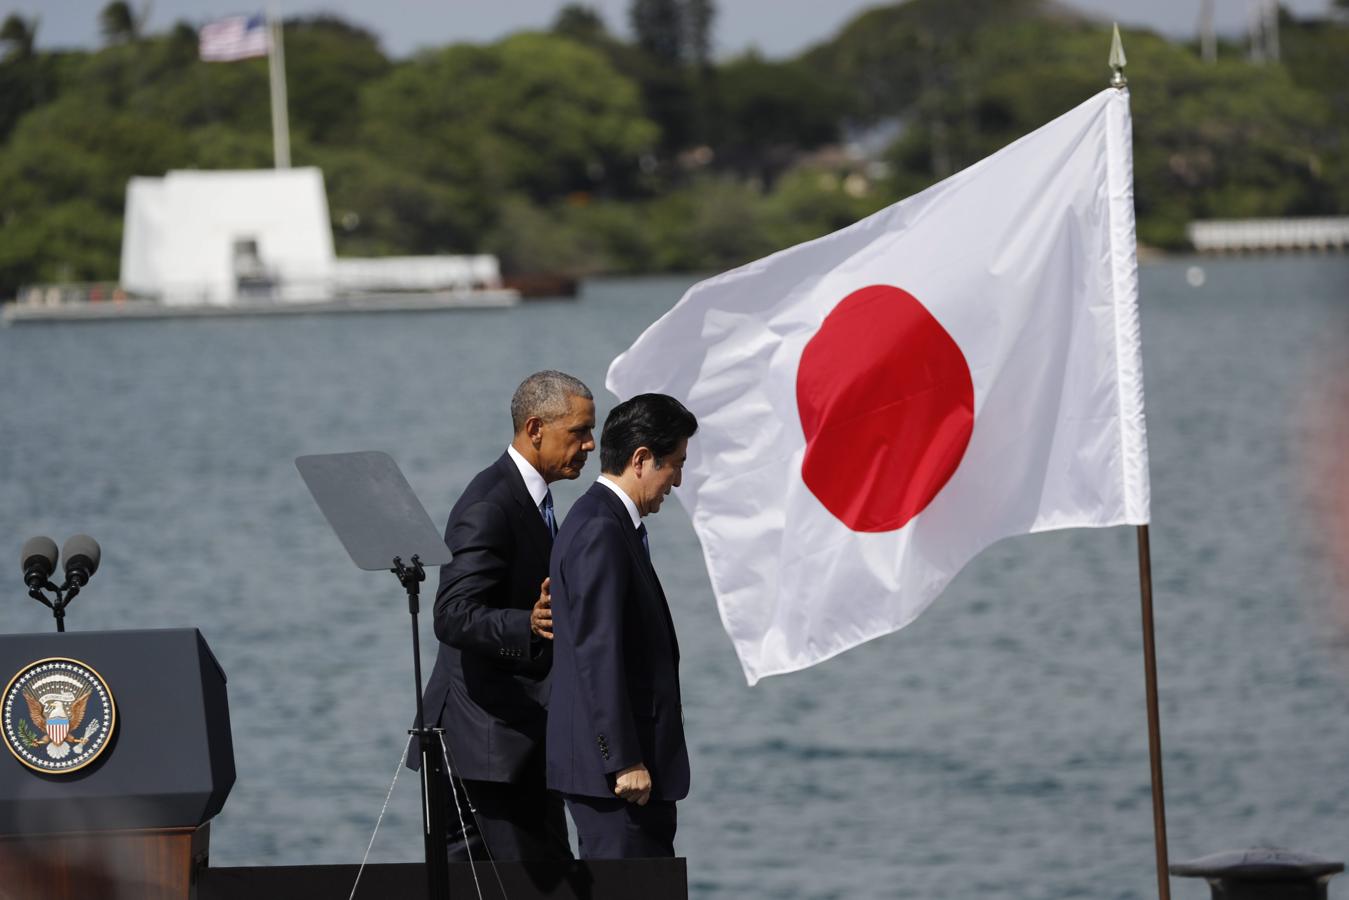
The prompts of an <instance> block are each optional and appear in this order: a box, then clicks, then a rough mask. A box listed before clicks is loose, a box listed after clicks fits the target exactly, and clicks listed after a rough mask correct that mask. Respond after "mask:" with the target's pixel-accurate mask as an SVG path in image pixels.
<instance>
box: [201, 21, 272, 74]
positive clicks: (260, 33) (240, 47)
mask: <svg viewBox="0 0 1349 900" xmlns="http://www.w3.org/2000/svg"><path fill="white" fill-rule="evenodd" d="M197 46H198V49H199V51H200V53H201V58H202V61H204V62H234V61H235V60H238V59H248V58H250V57H254V56H266V55H267V54H268V52H269V51H270V50H271V46H272V44H271V37H270V35H269V33H268V30H267V19H266V17H264V16H262V15H261V14H259V15H256V16H230V17H229V18H225V19H218V20H216V21H214V22H208V23H207V24H205V25H203V26H201V31H200V32H199V33H198V42H197Z"/></svg>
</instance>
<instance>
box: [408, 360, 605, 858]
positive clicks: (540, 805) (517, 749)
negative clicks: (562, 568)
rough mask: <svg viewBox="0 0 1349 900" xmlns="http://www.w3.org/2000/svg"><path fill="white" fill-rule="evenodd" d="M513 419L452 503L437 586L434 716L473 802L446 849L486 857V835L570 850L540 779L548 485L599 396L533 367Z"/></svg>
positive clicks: (580, 442) (548, 656)
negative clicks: (503, 441)
mask: <svg viewBox="0 0 1349 900" xmlns="http://www.w3.org/2000/svg"><path fill="white" fill-rule="evenodd" d="M511 424H512V426H513V427H514V429H515V435H514V437H513V438H512V439H511V443H510V446H509V447H507V448H506V452H505V453H503V454H502V455H501V457H500V458H499V459H497V461H496V462H494V463H493V464H492V465H490V466H488V467H487V468H486V469H484V470H483V471H481V472H479V473H478V474H477V476H475V477H474V479H473V480H472V481H471V482H469V485H468V487H467V488H465V490H464V493H463V495H462V496H460V498H459V502H457V503H456V504H455V505H454V509H453V510H452V511H451V512H450V519H449V523H448V524H447V525H446V527H445V543H446V544H448V545H449V547H450V550H452V551H453V552H454V559H453V561H452V562H450V563H449V565H446V566H443V567H442V568H441V570H440V588H439V590H437V592H436V604H435V624H436V637H437V638H439V639H440V652H439V654H438V655H437V657H436V665H435V668H434V669H433V670H432V672H431V679H430V681H429V682H428V684H427V687H426V697H425V707H426V719H427V724H428V726H430V727H435V726H437V725H438V726H440V727H441V728H444V729H445V739H446V741H447V743H448V745H449V750H450V755H451V758H450V767H451V769H452V770H453V773H454V776H455V778H454V781H455V782H457V784H456V788H458V789H461V790H467V794H468V797H469V798H471V800H472V805H473V806H474V807H475V808H476V810H477V814H476V817H475V818H476V828H475V826H474V823H472V822H470V823H468V828H467V833H459V832H460V829H459V827H458V822H457V817H455V816H454V814H453V812H451V820H452V823H451V845H450V855H451V858H452V859H455V858H459V859H462V858H464V856H465V853H466V851H472V852H473V853H474V855H475V856H477V857H478V858H481V856H482V854H481V852H480V849H481V845H482V843H485V844H486V845H487V850H488V851H489V852H490V853H491V855H492V857H493V858H494V859H499V860H508V859H569V858H570V857H571V851H570V849H569V848H568V844H567V826H566V820H565V818H564V816H563V806H562V801H561V799H560V798H559V797H558V796H557V795H555V794H550V793H549V792H548V790H547V787H546V784H545V778H544V733H545V729H546V727H547V711H546V706H547V702H548V673H549V670H550V669H551V668H552V663H553V648H552V644H551V640H552V615H551V611H550V609H549V607H548V601H547V597H546V591H545V590H544V586H543V582H544V580H545V579H546V578H547V576H548V556H549V552H550V551H551V550H552V546H553V536H554V535H555V534H556V533H557V521H556V518H555V517H554V514H553V504H552V500H553V498H552V493H551V492H550V491H549V490H548V484H549V483H550V482H553V481H557V480H559V479H563V478H576V477H577V476H578V475H580V474H581V469H582V467H583V466H584V465H585V462H586V457H587V456H588V455H589V453H590V452H591V451H592V450H594V449H595V438H594V435H593V434H592V432H593V431H594V428H595V402H594V399H593V398H592V396H591V393H590V390H589V388H587V387H586V386H585V385H584V384H582V383H581V382H580V381H579V380H577V379H576V378H573V377H572V376H570V375H566V374H563V373H562V372H553V371H545V372H536V373H535V374H533V375H531V376H529V377H528V378H526V379H525V380H524V382H522V383H521V385H520V386H519V387H518V388H517V389H516V391H515V396H514V397H512V399H511ZM460 805H461V806H463V805H464V802H463V799H462V796H461V802H460ZM451 810H453V806H451ZM464 814H465V816H466V817H467V816H468V812H467V810H465V813H464Z"/></svg>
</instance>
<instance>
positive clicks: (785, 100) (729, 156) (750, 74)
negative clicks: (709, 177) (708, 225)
mask: <svg viewBox="0 0 1349 900" xmlns="http://www.w3.org/2000/svg"><path fill="white" fill-rule="evenodd" d="M717 99H718V109H717V119H716V122H715V124H714V126H713V145H714V147H715V148H716V159H717V163H718V166H719V167H721V168H726V169H729V170H730V171H732V172H736V173H738V174H740V175H743V176H747V177H751V178H756V179H759V180H761V181H763V182H764V183H766V184H771V183H772V181H773V180H774V179H775V178H776V177H777V176H778V175H779V174H780V173H781V172H782V171H783V170H785V169H786V168H787V167H788V166H790V165H791V164H792V163H793V162H794V161H795V159H796V158H797V156H799V155H800V153H801V152H802V151H804V150H811V149H813V148H816V147H819V146H820V145H822V144H826V143H829V142H832V141H834V140H836V139H837V137H838V133H839V123H840V121H841V120H842V118H843V117H844V115H845V114H846V111H847V108H848V104H849V102H850V100H851V98H850V97H849V95H848V94H847V93H846V92H845V91H844V90H843V89H842V88H841V87H840V86H839V85H836V84H832V83H829V82H827V81H825V80H824V79H821V78H819V77H817V76H816V75H815V74H814V73H812V72H811V71H810V70H809V69H807V68H806V67H805V66H803V65H801V64H800V63H796V62H773V61H769V60H765V59H763V58H762V57H760V56H758V55H756V54H749V55H746V56H742V57H740V58H739V59H736V60H733V61H731V62H729V63H726V64H725V65H723V66H722V67H721V68H720V69H719V70H718V72H717Z"/></svg>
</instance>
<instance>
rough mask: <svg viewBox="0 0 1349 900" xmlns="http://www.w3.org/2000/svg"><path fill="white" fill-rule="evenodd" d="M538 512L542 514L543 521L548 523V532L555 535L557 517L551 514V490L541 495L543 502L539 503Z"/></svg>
mask: <svg viewBox="0 0 1349 900" xmlns="http://www.w3.org/2000/svg"><path fill="white" fill-rule="evenodd" d="M539 512H540V513H542V514H543V521H544V522H545V523H546V524H547V525H548V533H549V534H551V535H552V536H553V537H557V519H556V518H555V517H554V516H553V492H552V491H548V492H547V493H546V494H544V495H543V502H542V503H540V504H539Z"/></svg>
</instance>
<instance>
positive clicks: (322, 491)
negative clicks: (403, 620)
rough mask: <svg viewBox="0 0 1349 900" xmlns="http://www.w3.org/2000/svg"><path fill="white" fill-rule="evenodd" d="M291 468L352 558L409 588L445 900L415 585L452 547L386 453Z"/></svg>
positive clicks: (444, 856) (429, 856) (438, 767)
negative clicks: (424, 699)
mask: <svg viewBox="0 0 1349 900" xmlns="http://www.w3.org/2000/svg"><path fill="white" fill-rule="evenodd" d="M295 466H296V468H298V469H299V470H300V476H301V477H302V478H303V479H304V482H305V484H306V485H307V486H308V487H309V492H310V493H311V494H313V495H314V499H315V500H316V501H317V502H318V505H319V509H320V510H322V511H323V515H324V518H326V519H327V520H328V524H329V525H330V526H332V529H333V531H334V532H336V533H337V537H338V539H339V540H341V541H342V546H343V547H345V548H346V550H347V553H348V554H349V555H350V556H351V560H352V562H354V563H356V565H357V566H358V567H359V568H362V569H365V570H366V571H369V572H377V571H380V570H382V569H387V570H389V571H391V572H393V573H394V574H395V575H396V576H398V581H399V583H400V584H401V585H402V586H403V590H404V591H405V592H406V593H407V598H408V613H410V614H411V616H412V668H413V673H414V675H415V678H416V692H417V727H416V728H413V729H412V730H411V732H410V733H411V734H413V735H416V737H417V743H418V747H419V752H420V754H421V776H422V834H423V837H424V838H425V842H426V886H427V896H428V897H430V898H431V900H448V898H449V896H450V874H449V854H448V850H447V847H446V839H447V834H446V827H445V813H446V809H445V790H444V771H445V768H444V764H443V762H442V760H443V759H444V756H443V751H442V750H441V746H442V735H441V730H440V729H439V728H427V727H426V714H425V711H424V710H423V709H422V652H421V640H420V639H419V637H418V631H417V614H418V612H419V611H420V602H419V599H418V596H419V592H420V586H421V583H422V582H423V581H425V580H426V569H425V567H426V566H440V565H444V564H445V563H447V562H449V561H450V551H449V548H448V547H446V546H445V542H444V540H443V539H442V538H441V536H440V534H439V532H437V531H436V527H435V525H433V524H432V523H431V517H430V516H428V515H427V514H426V509H425V507H423V506H422V504H421V501H419V500H418V499H417V495H416V494H414V493H413V492H412V487H411V486H410V485H409V484H408V482H407V479H406V478H404V477H403V473H402V471H400V470H399V468H398V464H397V463H396V462H394V461H393V458H392V457H390V456H389V455H388V454H387V453H380V452H377V451H366V452H360V453H328V454H322V455H318V456H301V457H299V458H298V459H296V460H295ZM405 560H406V562H405Z"/></svg>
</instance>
